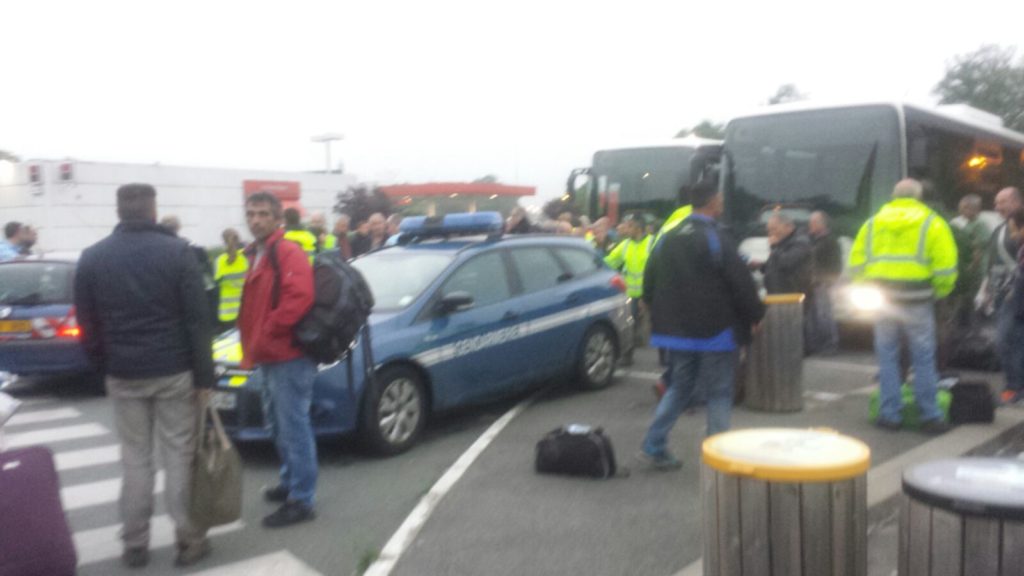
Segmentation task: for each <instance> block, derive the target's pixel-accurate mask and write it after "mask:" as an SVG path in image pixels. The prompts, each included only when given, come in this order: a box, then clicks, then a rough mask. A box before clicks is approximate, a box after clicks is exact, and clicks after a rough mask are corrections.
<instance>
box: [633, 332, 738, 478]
mask: <svg viewBox="0 0 1024 576" xmlns="http://www.w3.org/2000/svg"><path fill="white" fill-rule="evenodd" d="M669 362H670V366H671V369H672V377H671V378H669V379H668V381H667V382H665V385H666V386H667V389H666V390H665V395H664V396H662V397H661V402H658V407H657V408H656V409H655V411H654V422H652V423H651V427H650V429H648V430H647V436H645V437H644V452H646V453H647V454H649V455H651V456H654V457H656V458H658V457H663V456H665V455H666V454H667V453H668V433H669V432H670V431H671V430H672V427H673V426H675V423H676V420H677V419H678V418H679V415H680V414H682V412H683V410H686V408H687V407H689V406H690V405H691V404H692V403H693V402H694V400H695V399H699V398H701V397H702V396H703V397H706V398H707V403H708V425H707V435H708V436H711V435H713V434H718V433H719V432H724V431H726V430H728V429H729V417H730V416H731V415H732V383H733V380H734V378H735V373H736V352H735V351H733V352H689V351H682V350H670V351H669Z"/></svg>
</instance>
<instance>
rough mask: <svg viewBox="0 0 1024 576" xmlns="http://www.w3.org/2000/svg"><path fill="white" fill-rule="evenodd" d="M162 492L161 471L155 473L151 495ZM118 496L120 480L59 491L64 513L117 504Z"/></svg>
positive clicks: (101, 481)
mask: <svg viewBox="0 0 1024 576" xmlns="http://www.w3.org/2000/svg"><path fill="white" fill-rule="evenodd" d="M163 491H164V472H163V470H161V471H159V472H157V473H156V486H154V488H153V493H154V494H159V493H161V492H163ZM120 496H121V479H120V478H114V479H112V480H100V481H99V482H89V483H87V484H77V485H75V486H68V487H67V488H62V489H61V491H60V499H61V501H62V502H63V503H64V510H66V511H67V510H78V509H79V508H87V507H89V506H97V505H99V504H109V503H111V502H117V499H118V498H119V497H120Z"/></svg>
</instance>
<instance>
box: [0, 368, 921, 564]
mask: <svg viewBox="0 0 1024 576" xmlns="http://www.w3.org/2000/svg"><path fill="white" fill-rule="evenodd" d="M657 371H658V368H657V364H656V359H655V357H654V354H653V353H651V352H650V351H642V352H641V353H640V354H638V363H637V365H636V366H635V367H633V368H631V369H630V370H628V371H623V372H621V373H620V374H619V376H618V378H617V379H616V381H615V383H614V384H613V386H611V387H610V388H608V389H606V390H602V391H598V392H590V393H580V392H576V391H575V390H573V389H572V388H571V386H569V385H568V384H566V383H552V384H550V385H549V386H548V388H547V389H546V390H545V392H544V393H542V394H541V395H540V397H539V398H538V399H537V400H536V401H535V402H533V404H532V405H531V406H530V407H529V408H527V409H526V410H525V411H524V412H523V413H522V414H520V415H519V416H518V417H517V418H516V419H514V420H512V421H511V423H510V424H509V425H508V427H507V428H505V429H504V430H503V431H502V432H501V433H500V434H499V435H498V436H497V437H496V438H495V440H494V441H493V443H492V444H490V445H489V446H488V447H487V449H486V450H484V452H483V453H482V454H481V455H480V456H479V458H478V459H477V460H476V461H475V462H474V463H473V464H472V466H470V468H469V469H468V470H467V472H466V473H465V475H464V476H463V477H462V478H461V479H460V480H459V481H458V482H457V483H456V484H455V485H454V486H453V487H452V489H451V491H450V492H449V493H447V495H446V496H445V497H444V498H443V499H442V500H441V501H440V503H439V504H438V506H437V508H436V509H435V510H434V512H433V514H432V515H431V516H430V517H429V518H428V519H427V520H426V523H425V525H424V526H423V529H422V531H421V532H420V533H419V535H418V536H417V537H416V538H415V539H414V540H413V541H412V543H411V546H410V547H409V548H408V549H407V550H405V552H404V554H403V555H402V556H401V557H400V559H399V560H398V563H397V565H396V567H395V569H394V571H393V572H392V573H393V574H395V575H401V576H422V575H467V576H469V575H477V574H489V575H490V574H495V575H501V574H509V575H512V574H516V575H519V574H531V575H544V574H568V573H572V574H595V575H605V574H607V575H618V574H622V575H627V574H628V575H630V576H642V575H651V576H669V575H672V574H676V573H677V572H678V571H679V570H680V569H682V568H683V567H685V566H687V565H689V564H691V563H692V562H693V561H694V560H696V559H698V558H699V557H700V553H701V532H700V515H701V510H700V498H699V495H698V486H699V482H698V463H699V444H700V440H701V438H702V436H703V428H704V414H703V413H702V412H699V413H696V414H692V415H687V416H684V417H682V418H681V419H680V421H679V423H678V425H677V426H676V428H675V430H674V431H673V433H672V436H671V447H672V449H673V450H674V451H675V453H676V454H677V455H679V456H680V457H681V458H682V459H683V460H684V463H685V465H684V467H683V469H682V470H680V471H676V472H671V473H661V472H652V471H646V470H640V469H635V466H634V462H633V459H632V456H633V454H634V453H635V452H636V451H637V450H639V446H640V442H641V439H642V437H643V434H644V432H645V431H646V427H647V425H648V424H649V421H650V417H651V415H652V412H653V409H654V405H655V398H654V396H653V394H652V392H651V385H652V384H653V382H654V379H655V378H656V375H657ZM873 373H874V367H873V361H872V358H871V355H870V354H868V353H866V352H863V351H859V352H857V351H854V352H846V353H843V354H841V355H839V356H835V357H831V358H827V359H822V360H817V359H811V360H809V361H807V362H806V363H805V366H804V384H805V389H806V394H805V398H806V407H805V409H804V410H803V411H802V412H798V413H792V414H765V413H756V412H750V411H747V410H744V409H742V408H739V409H737V410H735V412H734V416H733V426H734V427H749V426H795V427H807V426H826V427H830V428H834V429H836V430H838V431H840V432H843V433H847V434H850V435H853V436H856V437H858V438H861V439H862V440H864V441H865V442H867V443H868V444H869V445H870V446H871V447H872V451H873V454H872V460H873V465H878V464H880V463H883V462H885V461H887V460H888V459H890V458H893V457H895V456H897V455H899V454H901V453H903V452H905V451H907V450H909V449H911V448H914V447H915V446H918V445H920V444H922V443H923V442H925V441H926V440H927V438H926V437H924V436H921V435H918V434H915V433H910V432H903V433H899V434H891V433H886V432H882V431H879V430H876V429H874V428H872V427H871V426H870V425H869V424H868V423H867V421H866V413H867V402H868V398H867V393H868V391H869V388H868V387H869V386H870V384H871V377H872V375H873ZM77 387H78V386H77V384H76V383H74V382H71V383H67V384H65V385H63V386H58V387H53V386H33V385H31V384H30V385H28V386H23V387H20V388H19V389H17V390H15V393H16V394H17V395H18V396H20V397H21V398H23V399H27V400H29V402H30V403H29V404H28V405H27V406H26V407H25V408H24V410H23V411H22V412H21V413H20V414H21V418H22V423H20V424H15V425H13V426H10V427H8V429H7V434H8V439H9V440H14V441H15V442H16V443H17V442H27V441H30V440H33V439H39V440H40V441H41V442H42V443H45V444H48V445H49V446H51V448H52V449H53V450H54V451H55V452H56V453H57V455H58V461H59V462H63V463H64V464H63V468H64V469H62V470H61V472H60V475H61V481H62V486H63V488H64V502H65V507H66V508H69V510H68V518H69V521H70V523H71V527H72V530H73V532H75V537H76V541H77V542H78V544H79V554H80V557H82V558H83V559H84V564H83V565H82V567H81V569H80V571H79V573H80V574H82V575H83V576H89V575H97V576H98V575H118V574H126V573H129V572H128V571H126V570H123V569H122V568H121V566H120V564H119V562H118V554H119V553H120V546H119V543H118V541H117V535H116V530H117V527H118V516H117V505H116V498H117V492H116V491H117V479H118V478H119V476H120V467H119V465H118V463H117V459H116V452H111V451H112V450H116V442H117V440H116V436H115V435H114V433H113V429H114V428H113V422H112V414H111V408H110V404H109V403H108V402H107V401H106V399H104V398H102V397H96V396H94V395H88V394H83V393H81V392H80V391H78V390H77ZM517 400H518V399H512V400H510V401H509V402H505V403H500V404H495V405H491V406H487V407H483V408H478V409H473V410H468V411H465V412H463V413H461V414H457V415H449V416H447V417H443V418H441V419H439V420H437V421H435V422H434V423H433V424H432V426H431V427H430V428H429V431H428V434H427V437H426V438H425V439H424V441H423V442H422V443H421V444H420V445H418V446H417V447H415V448H414V449H413V450H412V451H411V452H409V453H407V454H404V455H401V456H398V457H394V458H388V459H376V458H372V457H368V456H365V455H364V454H362V453H361V452H360V451H359V450H358V449H357V447H355V446H354V445H352V444H351V443H350V442H347V441H344V440H341V441H330V442H322V443H321V444H320V460H321V475H320V484H319V490H318V512H319V518H318V519H317V520H316V521H315V522H312V523H309V524H305V525H302V526H298V527H293V528H290V529H285V530H281V531H268V530H266V529H264V528H262V527H261V526H260V518H261V517H262V516H263V515H264V514H265V513H267V512H269V511H270V510H271V508H270V507H269V506H268V505H266V504H264V503H263V502H262V501H261V500H260V498H259V488H260V486H262V485H264V484H269V483H272V482H274V481H275V476H276V467H277V462H276V457H275V455H274V453H273V450H272V449H271V447H270V446H269V445H267V444H255V445H243V446H241V447H240V450H241V452H242V455H243V458H244V462H245V483H246V488H245V489H246V499H245V504H244V510H243V518H242V521H241V522H240V523H239V524H236V525H232V526H229V527H227V528H226V529H222V530H221V532H220V533H218V534H216V535H215V536H214V537H213V544H214V547H215V549H214V554H213V556H212V557H211V558H210V559H208V560H207V561H205V562H204V563H203V564H201V565H200V566H198V567H196V569H195V570H193V571H191V572H190V573H197V574H204V575H206V576H230V575H241V574H245V575H246V576H256V575H257V574H274V575H275V576H283V575H286V574H287V575H292V574H294V575H301V574H318V573H319V574H325V575H335V574H337V575H349V574H355V573H358V572H359V571H360V570H361V569H364V568H365V567H366V566H367V565H368V564H370V563H371V562H372V561H373V559H374V558H375V557H376V555H377V554H378V553H379V551H380V550H381V549H382V548H383V547H384V545H385V543H386V542H387V541H388V539H389V538H390V537H391V535H392V534H393V533H394V532H395V530H397V529H398V527H399V526H400V525H401V524H402V522H403V520H405V518H406V516H407V515H408V514H409V512H410V511H411V510H412V509H413V508H414V507H415V506H416V504H417V502H419V500H420V499H421V497H422V496H423V495H424V494H425V493H426V492H427V491H428V490H429V489H430V487H431V486H432V485H433V484H434V482H435V481H436V480H437V479H438V478H439V477H441V475H442V474H444V472H445V471H446V470H447V469H448V468H449V466H451V465H452V463H453V462H455V460H456V459H458V458H459V456H460V454H462V453H463V452H464V451H465V450H466V449H467V448H468V447H469V446H470V445H471V444H472V443H473V442H474V441H475V440H476V439H477V437H478V436H479V435H480V434H482V433H483V432H484V430H486V429H487V427H488V426H489V425H490V424H491V423H492V422H494V421H495V420H496V419H498V418H499V417H500V416H501V414H503V413H504V412H506V411H507V410H508V409H509V408H511V407H512V406H513V405H514V404H515V403H516V401H517ZM33 414H35V415H36V416H34V417H33V416H32V415H33ZM26 417H27V418H28V420H30V421H29V422H25V418H26ZM33 418H34V419H35V421H31V420H33ZM577 422H578V423H587V424H592V425H597V426H603V427H604V428H605V430H606V431H607V433H608V434H609V435H610V437H611V438H612V440H613V442H614V444H615V447H616V452H617V456H618V458H619V460H620V462H621V463H622V464H623V465H625V466H628V467H631V468H634V470H633V473H632V475H631V476H630V477H628V478H616V479H612V480H607V481H591V480H582V479H570V478H562V477H552V476H540V475H537V474H535V473H534V472H533V447H534V444H535V443H536V441H537V440H538V439H540V437H541V436H543V435H544V434H545V433H546V432H548V431H549V430H551V429H554V428H556V427H558V426H561V425H564V424H569V423H577ZM35 434H42V435H43V436H38V435H35ZM86 450H89V451H91V452H84V451H86ZM75 455H78V458H77V459H76V457H75ZM156 514H157V515H158V516H159V515H162V514H163V505H162V502H160V498H159V497H158V499H157V507H156ZM161 522H162V525H163V527H164V533H163V535H162V536H161V535H160V534H159V532H160V530H159V528H160V525H161ZM156 524H157V528H158V529H156V530H155V534H154V543H153V548H154V555H153V559H152V562H151V565H150V568H149V569H148V570H147V571H146V573H147V574H181V573H182V571H180V570H176V569H173V568H172V567H171V560H172V551H171V549H170V543H171V536H170V534H169V533H166V524H167V523H166V519H165V518H164V519H163V520H161V521H159V522H157V523H156ZM131 573H136V572H131Z"/></svg>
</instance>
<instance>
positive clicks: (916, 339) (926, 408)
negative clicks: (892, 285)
mask: <svg viewBox="0 0 1024 576" xmlns="http://www.w3.org/2000/svg"><path fill="white" fill-rule="evenodd" d="M901 331H902V332H904V333H906V335H907V342H908V345H909V347H910V357H911V362H912V365H913V368H914V399H915V400H916V402H917V407H918V409H919V410H920V412H921V420H922V421H928V420H935V419H937V418H940V417H941V416H942V413H941V412H939V407H938V406H937V405H936V403H935V384H936V382H938V380H939V375H938V372H937V370H936V368H935V304H934V303H933V302H930V301H929V302H914V303H903V304H899V303H894V304H893V305H892V309H891V310H890V311H887V312H886V313H885V314H883V316H882V317H881V318H879V319H878V321H877V322H875V357H877V358H878V380H879V384H880V385H881V388H882V390H881V401H882V407H881V410H880V412H879V418H881V419H882V420H885V421H887V422H900V421H901V420H902V417H901V415H900V410H901V408H902V405H903V402H902V397H901V395H900V384H901V382H900V332H901Z"/></svg>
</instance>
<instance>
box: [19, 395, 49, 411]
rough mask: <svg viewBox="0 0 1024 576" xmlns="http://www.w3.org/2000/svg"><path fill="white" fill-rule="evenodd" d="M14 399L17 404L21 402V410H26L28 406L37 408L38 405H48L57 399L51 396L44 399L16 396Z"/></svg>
mask: <svg viewBox="0 0 1024 576" xmlns="http://www.w3.org/2000/svg"><path fill="white" fill-rule="evenodd" d="M14 399H15V400H17V401H18V402H21V406H22V407H23V408H28V407H29V406H39V405H40V404H50V403H51V402H54V401H56V400H57V398H56V397H53V396H48V397H44V398H18V397H17V396H15V398H14Z"/></svg>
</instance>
